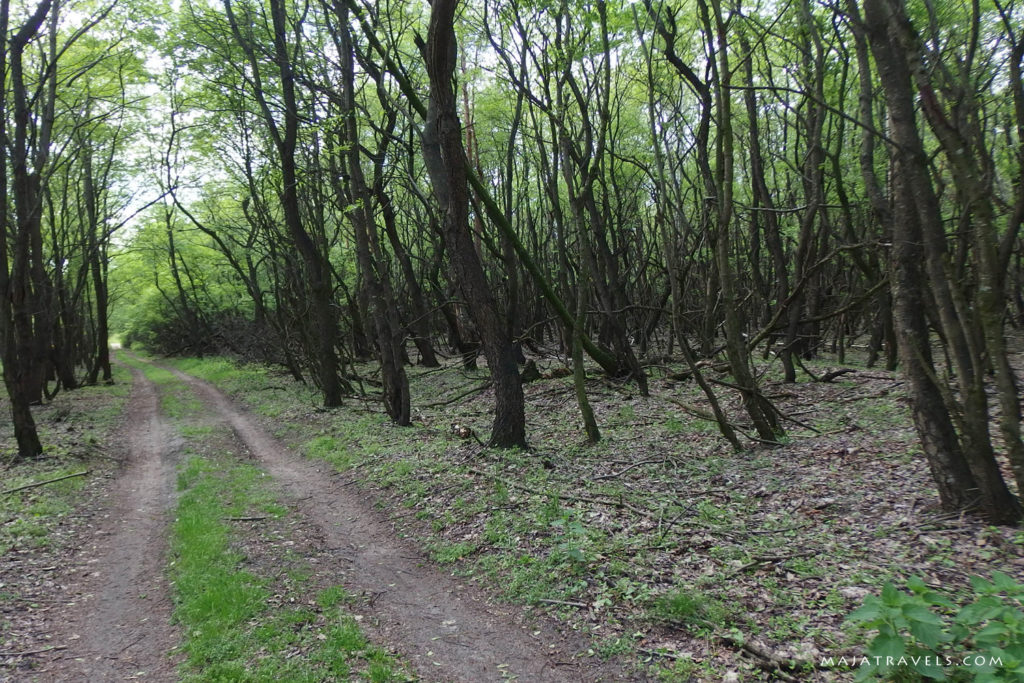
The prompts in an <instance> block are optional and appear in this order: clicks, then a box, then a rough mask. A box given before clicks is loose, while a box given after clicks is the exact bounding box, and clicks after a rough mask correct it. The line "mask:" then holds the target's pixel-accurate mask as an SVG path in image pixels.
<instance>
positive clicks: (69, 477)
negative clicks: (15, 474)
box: [0, 470, 92, 496]
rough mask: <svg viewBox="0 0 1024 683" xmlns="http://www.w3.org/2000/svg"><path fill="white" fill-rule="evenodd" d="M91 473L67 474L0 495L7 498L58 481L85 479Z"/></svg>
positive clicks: (84, 471) (83, 471) (15, 488)
mask: <svg viewBox="0 0 1024 683" xmlns="http://www.w3.org/2000/svg"><path fill="white" fill-rule="evenodd" d="M91 471H92V470H82V471H81V472H75V473H74V474H65V475H64V476H63V477H54V478H53V479H47V480H46V481H37V482H34V483H32V484H25V485H24V486H15V487H14V488H13V489H7V490H6V491H0V495H2V496H6V495H7V494H9V493H17V492H18V491H24V490H25V489H33V488H35V487H37V486H45V485H46V484H52V483H54V482H56V481H64V480H65V479H71V478H72V477H84V476H85V475H87V474H89V473H90V472H91Z"/></svg>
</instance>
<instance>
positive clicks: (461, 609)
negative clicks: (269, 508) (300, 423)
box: [172, 370, 629, 683]
mask: <svg viewBox="0 0 1024 683" xmlns="http://www.w3.org/2000/svg"><path fill="white" fill-rule="evenodd" d="M172 372H175V374H176V375H177V376H178V377H180V378H181V379H182V380H183V381H185V382H186V383H187V384H188V385H189V386H191V387H192V389H193V390H194V391H195V393H196V395H197V396H198V397H199V398H200V400H202V401H203V402H204V403H205V404H207V405H208V406H210V407H211V408H212V409H213V410H215V411H216V412H217V413H219V414H220V415H221V416H222V417H223V419H224V420H225V421H226V422H227V423H228V424H229V425H230V426H231V428H232V429H233V430H234V432H235V433H236V434H237V435H238V437H239V438H240V439H241V440H242V441H243V442H244V443H245V445H246V446H247V447H248V448H249V450H250V451H251V453H252V455H253V457H254V458H255V459H256V460H257V461H258V462H259V463H260V465H261V466H262V467H264V468H265V469H266V470H267V472H268V473H269V474H270V475H271V476H273V477H274V479H275V480H276V481H277V482H278V483H279V484H280V485H281V486H282V488H283V489H284V491H285V494H286V495H287V496H288V497H289V498H291V499H292V501H291V502H292V503H293V504H294V505H295V506H296V507H297V508H298V509H299V510H300V511H301V512H302V513H303V514H304V515H305V516H306V517H308V518H309V520H310V521H311V522H312V523H313V524H314V525H315V526H316V527H317V528H318V529H319V530H320V531H321V532H322V533H323V535H324V539H325V541H326V544H327V546H328V547H329V548H330V549H331V550H332V551H333V552H334V553H335V557H336V563H335V566H334V567H333V568H326V567H324V568H322V570H333V571H335V572H336V574H337V576H336V579H337V582H338V583H343V584H344V585H345V587H346V588H347V589H348V590H349V591H350V592H355V593H360V592H361V593H362V594H363V595H365V596H368V598H369V599H368V601H367V605H368V610H369V611H370V612H371V614H369V615H368V617H369V618H368V619H366V620H365V621H364V625H366V626H369V627H371V628H376V630H377V633H376V634H371V636H374V635H375V636H376V637H377V638H379V639H380V638H382V639H383V640H384V641H385V642H386V643H387V644H388V645H390V646H392V647H393V648H394V649H396V650H397V651H398V652H400V653H401V654H402V655H403V656H404V657H405V659H406V660H407V661H408V662H409V664H410V665H411V666H412V667H413V668H414V670H416V672H417V674H418V675H419V676H420V677H421V678H422V680H427V681H467V682H472V683H477V682H481V681H497V680H505V679H510V678H517V679H518V680H521V681H538V682H539V681H597V680H625V679H626V678H629V677H628V676H626V675H624V674H622V673H621V672H619V671H618V670H616V669H613V668H611V667H610V666H608V667H602V666H601V664H600V663H595V662H594V658H590V659H588V660H583V659H579V658H577V657H576V654H577V653H578V652H580V651H581V650H585V645H584V644H583V642H582V641H579V640H578V639H576V638H573V637H572V636H571V635H566V634H562V633H559V632H557V631H556V630H555V629H554V628H553V627H551V626H550V625H548V624H546V623H544V624H529V625H528V624H525V623H523V619H522V616H521V615H519V614H516V613H514V612H511V611H509V610H508V609H502V608H500V607H497V606H495V605H493V604H491V603H489V602H488V601H487V599H486V597H485V596H484V595H482V594H481V593H480V592H479V591H478V590H477V589H476V588H474V587H472V586H467V585H464V584H462V583H460V582H459V581H457V580H456V579H454V578H452V577H450V576H446V575H444V574H442V573H440V572H439V571H437V570H436V569H434V568H432V567H429V566H427V560H426V558H425V557H423V555H422V554H421V553H420V551H418V550H416V549H414V548H413V547H412V546H411V545H409V544H406V543H404V542H403V541H401V540H400V539H397V538H396V536H395V533H394V528H393V526H392V525H391V523H389V522H388V521H387V520H386V519H385V518H384V517H383V516H382V515H381V514H380V513H379V512H377V511H375V510H374V509H373V508H372V507H371V504H370V501H368V500H366V499H365V498H364V497H362V496H361V495H360V494H359V493H358V492H356V491H352V490H350V489H349V488H346V483H345V482H342V481H339V479H338V478H336V477H332V476H330V474H329V473H328V472H325V471H324V469H323V467H324V466H323V465H318V464H317V463H314V462H311V461H306V460H302V459H300V458H299V457H297V456H295V455H293V454H291V453H289V452H288V451H287V449H286V448H285V447H284V446H282V445H281V444H280V443H279V442H278V441H276V440H275V439H273V438H272V437H271V436H269V435H268V434H267V433H266V432H265V431H264V430H263V428H262V427H260V426H259V424H258V423H257V422H256V421H255V420H254V419H253V418H251V417H250V416H249V415H247V414H245V413H243V412H242V411H241V410H239V409H238V408H237V407H236V406H235V405H234V404H233V403H232V402H231V400H230V399H228V398H227V397H225V396H224V395H223V394H221V393H220V392H219V391H218V390H217V389H215V388H214V387H213V386H211V385H209V384H207V383H206V382H203V381H201V380H198V379H196V378H194V377H191V376H189V375H186V374H184V373H180V372H177V371H174V370H172ZM321 578H322V577H321Z"/></svg>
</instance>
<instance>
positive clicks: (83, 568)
mask: <svg viewBox="0 0 1024 683" xmlns="http://www.w3.org/2000/svg"><path fill="white" fill-rule="evenodd" d="M132 375H133V378H134V384H133V386H132V393H131V397H130V398H129V402H128V408H127V413H126V415H125V427H124V433H123V438H124V441H125V442H126V450H127V456H126V460H125V464H124V469H123V470H122V472H121V473H120V475H119V476H118V478H117V479H116V480H115V482H114V484H113V485H112V486H111V488H110V491H109V494H108V499H109V507H107V509H106V510H105V511H104V514H103V516H102V517H101V519H102V521H101V522H100V525H99V528H98V529H97V530H96V533H95V536H94V538H93V539H91V540H90V541H89V542H87V543H85V544H84V545H83V547H82V549H81V550H80V552H79V554H78V556H77V557H76V558H74V560H73V564H74V565H75V566H76V570H75V572H74V575H73V576H72V577H70V578H69V581H70V583H69V585H68V586H67V595H68V596H69V602H68V604H67V608H66V609H64V610H60V612H59V613H57V611H56V610H55V614H56V616H57V617H59V619H60V620H59V621H57V620H56V618H55V620H54V623H53V624H52V627H53V628H54V630H55V634H54V636H53V642H54V643H55V644H61V645H65V646H66V649H65V650H61V651H60V656H59V657H54V658H53V659H51V660H49V662H48V663H47V664H46V665H45V667H44V669H43V670H42V671H38V672H36V673H34V674H33V678H35V679H36V680H42V681H89V682H90V683H92V682H93V681H126V680H133V679H143V680H147V681H173V680H177V676H176V675H175V669H176V662H175V661H174V660H173V659H172V658H171V657H170V656H169V653H170V652H171V650H172V649H173V648H174V647H175V646H176V645H177V635H176V633H175V630H174V628H173V627H172V626H171V602H170V599H169V597H168V587H167V579H166V574H165V568H166V552H167V524H168V521H169V512H170V510H171V508H172V506H173V504H174V478H175V461H176V456H177V454H178V451H179V449H180V442H178V440H177V437H176V436H175V434H176V432H175V430H174V428H173V427H171V426H170V425H169V424H168V422H167V421H166V420H165V418H163V416H161V414H160V403H159V399H158V396H157V392H156V389H155V387H154V386H153V384H152V382H150V381H149V380H148V379H146V377H145V376H144V375H143V374H142V373H141V372H139V371H137V370H134V369H133V370H132Z"/></svg>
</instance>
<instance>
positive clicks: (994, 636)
mask: <svg viewBox="0 0 1024 683" xmlns="http://www.w3.org/2000/svg"><path fill="white" fill-rule="evenodd" d="M1008 634H1009V630H1008V629H1007V628H1006V625H1005V624H1002V623H1000V622H998V621H994V622H992V623H990V624H989V625H988V626H986V627H985V628H983V629H981V630H980V631H978V633H977V634H976V635H975V636H974V639H975V640H976V641H977V642H978V643H993V644H995V643H998V642H999V641H1000V639H1001V638H1003V636H1006V635H1008Z"/></svg>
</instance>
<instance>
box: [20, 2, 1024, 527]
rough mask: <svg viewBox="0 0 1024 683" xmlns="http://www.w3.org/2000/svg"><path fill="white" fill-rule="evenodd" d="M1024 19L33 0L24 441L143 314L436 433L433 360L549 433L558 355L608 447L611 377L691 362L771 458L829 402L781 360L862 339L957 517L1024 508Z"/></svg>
mask: <svg viewBox="0 0 1024 683" xmlns="http://www.w3.org/2000/svg"><path fill="white" fill-rule="evenodd" d="M1022 26H1024V8H1022V7H1021V6H1020V5H1019V4H1018V3H1016V2H1015V0H973V1H972V2H967V1H966V0H964V1H960V0H957V1H953V2H931V1H929V0H924V1H923V2H918V1H916V0H911V1H910V2H907V1H906V0H862V2H857V0H815V1H813V2H812V0H790V1H787V2H754V1H751V2H749V3H746V4H744V3H740V2H738V1H733V2H723V1H722V0H686V1H685V2H678V3H661V2H655V1H654V0H644V1H643V2H637V3H614V2H612V3H609V2H603V1H598V2H572V3H570V2H568V0H561V1H560V2H533V1H531V2H513V1H510V0H477V1H475V2H463V3H458V2H456V1H455V0H433V2H432V3H430V4H427V3H402V2H391V1H390V0H387V1H385V2H379V3H368V2H363V1H362V0H305V1H301V0H300V1H293V0H223V1H222V2H220V1H217V0H182V1H181V2H173V3H139V2H135V1H134V0H123V1H122V2H117V1H116V0H113V1H111V2H103V1H97V0H76V1H71V2H61V0H42V1H41V2H39V3H37V4H36V3H13V4H12V3H11V2H10V1H9V0H0V35H2V36H3V38H4V45H3V51H2V54H0V60H2V62H0V72H2V73H3V79H4V81H3V82H4V91H3V98H2V99H0V107H2V111H0V139H2V140H3V142H4V154H3V155H0V192H2V193H3V194H2V196H0V206H2V207H3V210H2V211H0V349H2V352H3V356H2V360H3V370H4V372H3V375H4V384H5V387H6V390H7V393H8V395H9V398H10V407H11V412H12V419H13V423H14V426H15V431H16V436H17V444H18V450H19V455H20V457H22V458H33V457H35V456H37V455H39V454H40V453H41V452H42V451H43V448H44V445H45V444H42V443H41V442H40V439H39V437H38V436H37V432H36V429H35V425H34V422H33V416H32V411H31V406H32V405H34V404H38V403H40V402H45V401H47V400H49V399H50V398H52V397H53V396H54V395H55V393H56V392H57V391H59V390H65V391H70V390H73V389H75V388H76V387H79V386H82V385H86V384H95V383H101V382H104V381H110V379H111V368H110V356H109V352H108V346H109V344H110V341H111V334H112V332H111V331H112V330H114V331H117V332H118V333H119V334H120V339H121V342H122V343H123V344H125V345H140V346H144V347H146V348H147V349H149V350H151V351H154V352H157V353H163V354H191V355H203V354H211V353H229V354H232V355H236V356H239V357H243V358H246V359H251V360H257V361H263V362H267V363H273V364H277V365H280V366H282V367H284V368H286V369H287V371H288V372H289V373H290V374H291V375H292V376H293V377H295V378H296V379H301V380H303V381H305V382H309V383H312V384H313V385H315V386H316V387H317V388H318V390H319V392H320V395H321V396H322V403H323V406H324V407H327V408H332V407H337V406H339V405H341V404H342V402H343V400H344V399H345V397H347V396H350V395H355V394H359V395H364V396H365V395H369V396H371V397H373V398H374V399H375V400H378V401H379V402H380V403H381V404H382V405H383V409H384V410H386V412H387V414H388V415H389V416H390V418H391V419H392V420H393V421H394V422H395V423H396V424H398V425H407V424H409V423H410V421H411V420H412V415H413V413H412V410H413V408H414V406H411V405H410V398H409V380H408V377H407V375H406V370H405V368H406V367H408V366H409V365H410V364H419V365H422V366H427V367H430V366H437V365H438V364H440V363H444V362H446V360H447V359H450V358H456V359H458V360H457V362H460V363H462V364H464V365H465V366H466V367H474V366H475V365H476V364H477V363H478V362H481V361H483V362H484V363H486V367H487V368H488V369H489V372H490V376H491V383H492V385H493V393H494V418H493V427H492V432H491V434H490V435H489V437H488V439H487V440H488V443H489V444H490V445H493V446H496V447H513V448H514V447H523V446H525V445H526V444H527V439H528V435H529V425H528V424H527V423H526V420H525V412H524V399H523V388H522V385H523V382H525V381H529V380H530V379H531V371H533V372H536V370H535V368H533V366H532V365H531V364H530V363H529V362H528V358H532V357H534V356H537V355H541V354H557V355H559V356H560V357H562V358H564V359H566V360H567V366H571V368H572V372H573V373H574V377H575V380H576V389H577V390H576V397H577V400H578V403H579V410H580V413H581V415H582V421H581V422H582V424H583V425H584V428H585V433H586V436H587V438H588V439H589V440H591V441H596V440H598V439H600V438H601V434H600V424H598V422H597V421H596V420H595V419H594V416H593V412H592V411H591V410H590V407H589V404H588V398H587V390H586V383H585V379H586V373H588V372H589V373H603V374H604V375H606V376H607V377H609V378H612V379H614V380H615V381H621V382H624V383H629V384H630V385H631V386H634V387H635V390H636V391H637V392H638V393H639V394H641V395H644V394H646V393H647V390H648V388H647V383H648V379H649V376H650V375H651V373H652V372H654V371H657V370H658V368H660V367H662V366H663V365H665V364H666V363H668V362H680V363H683V364H685V367H686V368H687V369H686V370H685V371H683V372H682V373H680V374H681V375H683V376H684V377H685V379H686V380H688V381H693V382H694V383H696V384H697V385H699V387H700V388H701V390H702V391H703V392H704V394H705V396H706V399H707V406H708V414H709V415H713V418H714V420H715V421H716V422H717V425H718V428H719V430H720V432H721V436H722V438H723V439H726V440H728V442H729V443H731V444H732V446H733V447H734V448H735V449H737V450H742V449H744V448H747V447H748V446H749V445H751V444H763V443H768V444H771V443H775V442H778V441H780V440H782V439H784V438H785V433H786V429H787V426H791V425H792V420H793V419H794V418H792V417H791V416H787V415H786V414H785V413H784V412H783V411H780V410H779V409H778V408H777V407H776V406H775V405H774V404H773V402H772V400H771V399H770V398H769V397H768V396H767V395H766V394H765V392H764V391H762V384H763V382H764V372H765V371H766V368H769V367H776V368H780V371H781V375H782V377H783V379H784V380H785V381H786V382H804V381H813V380H822V379H825V380H828V379H832V378H831V377H823V376H821V375H818V374H816V373H815V372H814V371H813V370H812V369H811V368H809V367H806V366H807V361H808V360H810V359H813V358H815V357H816V356H819V355H821V354H834V356H835V357H836V358H837V359H838V362H839V363H840V364H842V363H843V362H844V359H845V356H846V354H848V353H850V354H852V353H856V354H862V355H866V358H867V363H868V364H869V365H872V364H878V365H880V366H884V367H886V368H889V369H894V368H899V370H900V371H901V372H902V373H903V374H904V376H905V377H906V380H907V385H908V387H909V393H910V397H911V399H912V408H913V415H914V422H915V426H916V429H917V432H918V434H919V437H920V439H921V446H922V450H923V453H924V455H925V457H926V458H927V461H928V465H929V468H930V470H931V473H932V475H933V477H934V480H935V484H936V487H937V490H938V493H939V496H940V498H941V503H942V505H943V506H944V507H945V508H947V509H949V510H977V511H980V512H981V513H982V514H983V515H984V516H985V517H987V518H988V519H989V520H990V521H992V522H994V523H1007V524H1012V523H1015V522H1017V521H1019V520H1020V518H1021V516H1022V509H1021V505H1020V503H1019V502H1018V500H1017V498H1016V497H1015V496H1014V495H1013V493H1012V491H1011V485H1014V488H1016V489H1017V490H1018V491H1019V490H1024V442H1022V440H1021V432H1020V417H1021V415H1020V406H1019V397H1018V379H1017V377H1016V375H1015V369H1014V368H1013V367H1011V363H1010V357H1011V348H1010V341H1009V339H1010V338H1011V337H1012V335H1013V334H1014V332H1015V330H1016V328H1017V327H1018V326H1019V325H1020V324H1021V323H1022V322H1024V296H1022V278H1024V243H1022V241H1021V234H1020V233H1021V224H1022V222H1024V79H1022V75H1021V69H1022V66H1024V36H1022V35H1021V32H1022V29H1021V27H1022ZM368 360H372V361H374V362H375V363H376V366H375V367H376V370H375V371H374V372H373V373H372V374H368V373H367V372H366V371H365V370H364V368H365V367H367V366H366V361H368ZM724 396H739V397H740V398H741V402H740V404H739V405H741V406H742V411H739V410H733V411H731V412H730V411H729V410H727V409H726V406H725V404H724V403H723V401H722V397H724ZM1004 458H1005V459H1006V460H1007V461H1008V462H1009V464H1010V471H1012V473H1013V475H1014V478H1015V479H1016V482H1012V483H1011V484H1008V483H1007V481H1005V479H1004V477H1003V474H1002V470H1001V467H1000V463H1001V462H1002V461H1003V459H1004Z"/></svg>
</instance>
